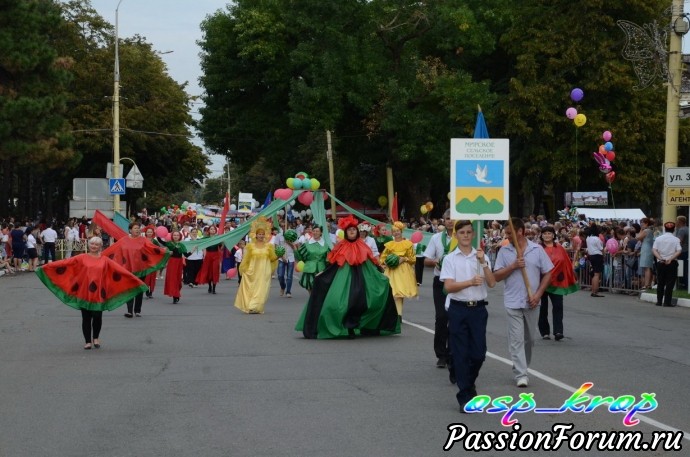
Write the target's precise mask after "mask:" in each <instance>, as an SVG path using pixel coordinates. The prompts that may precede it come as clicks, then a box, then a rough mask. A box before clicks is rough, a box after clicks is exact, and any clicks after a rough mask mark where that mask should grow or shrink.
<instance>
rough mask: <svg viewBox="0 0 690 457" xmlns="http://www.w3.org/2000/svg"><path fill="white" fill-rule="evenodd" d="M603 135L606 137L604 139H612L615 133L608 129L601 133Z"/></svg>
mask: <svg viewBox="0 0 690 457" xmlns="http://www.w3.org/2000/svg"><path fill="white" fill-rule="evenodd" d="M601 137H602V138H603V139H604V141H611V138H612V137H613V135H612V134H611V132H609V131H608V130H607V131H605V132H604V133H603V134H602V135H601Z"/></svg>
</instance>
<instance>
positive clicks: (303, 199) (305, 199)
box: [297, 192, 314, 206]
mask: <svg viewBox="0 0 690 457" xmlns="http://www.w3.org/2000/svg"><path fill="white" fill-rule="evenodd" d="M297 200H298V201H299V202H300V203H301V204H303V205H304V206H309V205H311V202H313V201H314V194H313V193H311V192H302V193H301V194H299V197H297Z"/></svg>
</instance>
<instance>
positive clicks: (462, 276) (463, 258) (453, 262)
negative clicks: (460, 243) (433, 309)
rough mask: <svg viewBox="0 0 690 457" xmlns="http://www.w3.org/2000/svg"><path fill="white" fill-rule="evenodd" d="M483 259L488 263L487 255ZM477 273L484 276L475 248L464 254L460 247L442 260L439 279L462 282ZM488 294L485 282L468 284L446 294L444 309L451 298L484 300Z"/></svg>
mask: <svg viewBox="0 0 690 457" xmlns="http://www.w3.org/2000/svg"><path fill="white" fill-rule="evenodd" d="M484 260H485V261H486V262H487V263H489V258H488V257H486V256H485V257H484ZM489 267H491V263H489ZM477 275H479V276H481V277H484V268H482V267H481V266H480V264H479V261H478V260H477V250H476V249H474V248H472V251H471V252H470V253H469V254H468V255H465V254H463V253H462V251H461V250H460V249H456V250H454V251H453V252H451V253H450V254H448V255H447V256H446V258H445V259H444V260H443V269H442V270H441V277H440V278H439V279H440V280H441V281H445V280H446V279H452V280H453V281H457V282H462V281H467V280H469V279H472V278H474V277H475V276H477ZM488 294H489V292H488V290H487V288H486V282H483V283H482V284H481V285H479V286H470V287H467V288H465V289H462V290H460V291H458V292H453V293H450V294H448V295H447V296H446V304H445V306H446V311H448V307H449V306H450V300H451V299H453V300H459V301H476V300H486V297H487V296H488Z"/></svg>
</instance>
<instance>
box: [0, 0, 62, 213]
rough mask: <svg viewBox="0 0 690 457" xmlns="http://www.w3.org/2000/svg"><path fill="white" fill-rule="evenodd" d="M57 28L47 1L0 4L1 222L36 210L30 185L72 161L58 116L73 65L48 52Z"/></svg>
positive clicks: (53, 10) (57, 20) (56, 13)
mask: <svg viewBox="0 0 690 457" xmlns="http://www.w3.org/2000/svg"><path fill="white" fill-rule="evenodd" d="M61 23H62V19H61V17H60V9H59V8H58V6H57V5H56V4H55V3H54V2H53V1H44V0H26V1H22V2H15V1H8V0H4V1H1V2H0V170H1V171H0V175H1V176H2V179H1V181H2V184H1V185H0V201H2V202H3V203H2V204H0V215H1V216H7V215H9V214H19V213H26V212H27V211H28V210H29V208H30V207H31V208H33V209H36V208H37V207H38V199H37V196H36V195H37V194H39V193H40V192H32V188H31V187H30V186H29V183H30V182H31V179H32V178H34V177H36V176H40V175H41V174H43V173H46V172H47V171H48V170H55V169H58V168H60V167H62V166H65V164H67V163H69V162H70V160H71V158H72V156H73V150H72V148H71V141H72V139H71V136H70V134H69V133H68V131H69V127H68V125H67V122H66V119H65V116H64V114H65V101H66V96H65V92H64V89H65V86H66V84H67V83H68V82H69V80H70V72H69V68H70V67H71V66H72V64H73V60H72V59H71V58H70V57H69V56H67V55H60V54H59V53H58V52H57V50H56V48H55V46H54V42H55V39H56V32H57V31H59V30H60V25H61ZM33 190H35V189H33ZM15 201H18V205H19V206H15Z"/></svg>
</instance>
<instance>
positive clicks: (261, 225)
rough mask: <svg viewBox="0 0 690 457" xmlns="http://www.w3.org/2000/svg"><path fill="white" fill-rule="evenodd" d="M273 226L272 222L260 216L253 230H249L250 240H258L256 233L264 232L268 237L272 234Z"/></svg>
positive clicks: (254, 223) (253, 223)
mask: <svg viewBox="0 0 690 457" xmlns="http://www.w3.org/2000/svg"><path fill="white" fill-rule="evenodd" d="M272 228H273V225H272V224H271V221H270V220H268V219H266V218H265V217H263V216H259V217H257V218H256V219H254V221H253V222H252V226H251V229H250V230H249V238H250V239H251V240H252V241H254V240H255V239H256V232H258V231H260V230H263V232H264V233H265V234H266V235H268V234H270V233H271V229H272Z"/></svg>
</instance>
